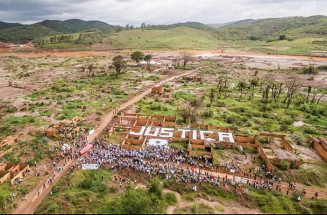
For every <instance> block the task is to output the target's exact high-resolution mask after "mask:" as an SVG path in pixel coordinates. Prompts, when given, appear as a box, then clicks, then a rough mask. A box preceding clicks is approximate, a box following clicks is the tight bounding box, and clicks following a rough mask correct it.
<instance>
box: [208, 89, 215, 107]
mask: <svg viewBox="0 0 327 215" xmlns="http://www.w3.org/2000/svg"><path fill="white" fill-rule="evenodd" d="M215 93H216V91H215V89H214V88H212V89H211V90H210V96H209V97H210V105H212V103H213V102H214V100H215Z"/></svg>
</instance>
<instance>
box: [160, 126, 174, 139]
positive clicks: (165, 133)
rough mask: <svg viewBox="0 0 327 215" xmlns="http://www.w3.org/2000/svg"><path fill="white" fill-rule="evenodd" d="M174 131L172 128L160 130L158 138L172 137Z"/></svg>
mask: <svg viewBox="0 0 327 215" xmlns="http://www.w3.org/2000/svg"><path fill="white" fill-rule="evenodd" d="M173 136H174V129H173V128H161V131H160V135H159V137H173Z"/></svg>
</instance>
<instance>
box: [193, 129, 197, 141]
mask: <svg viewBox="0 0 327 215" xmlns="http://www.w3.org/2000/svg"><path fill="white" fill-rule="evenodd" d="M197 136H198V132H197V130H193V140H196V139H198V138H197Z"/></svg>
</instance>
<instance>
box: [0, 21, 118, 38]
mask: <svg viewBox="0 0 327 215" xmlns="http://www.w3.org/2000/svg"><path fill="white" fill-rule="evenodd" d="M114 28H115V26H113V25H109V24H107V23H104V22H100V21H84V20H80V19H70V20H66V21H59V20H45V21H42V22H39V23H36V24H32V25H21V24H17V23H5V22H0V41H2V42H16V43H21V42H28V41H32V40H35V39H37V38H42V37H47V36H52V35H61V34H73V33H78V32H83V31H87V30H89V29H93V31H94V30H100V31H102V32H108V31H109V30H111V29H114Z"/></svg>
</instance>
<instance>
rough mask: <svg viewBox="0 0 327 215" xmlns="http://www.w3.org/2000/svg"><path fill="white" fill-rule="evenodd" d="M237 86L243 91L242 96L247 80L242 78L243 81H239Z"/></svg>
mask: <svg viewBox="0 0 327 215" xmlns="http://www.w3.org/2000/svg"><path fill="white" fill-rule="evenodd" d="M237 86H238V89H239V91H240V93H241V95H240V98H242V95H243V90H244V89H245V88H246V82H245V81H243V80H241V81H239V82H238V84H237Z"/></svg>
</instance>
